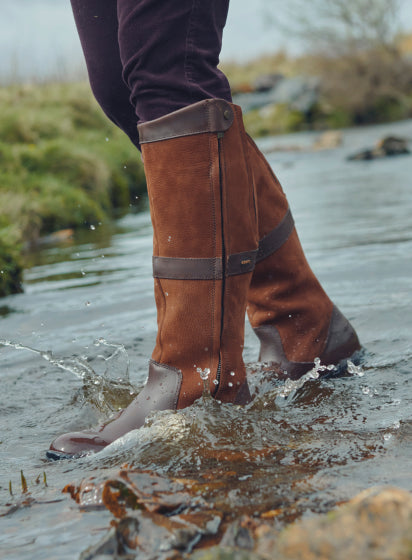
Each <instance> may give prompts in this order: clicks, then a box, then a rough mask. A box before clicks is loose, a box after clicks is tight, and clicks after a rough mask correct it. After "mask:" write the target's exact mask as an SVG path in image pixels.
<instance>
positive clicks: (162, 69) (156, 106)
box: [117, 0, 231, 122]
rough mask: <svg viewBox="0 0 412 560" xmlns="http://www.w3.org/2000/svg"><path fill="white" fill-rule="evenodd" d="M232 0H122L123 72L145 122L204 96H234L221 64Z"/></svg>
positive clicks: (120, 41) (119, 3)
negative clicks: (221, 51) (223, 37)
mask: <svg viewBox="0 0 412 560" xmlns="http://www.w3.org/2000/svg"><path fill="white" fill-rule="evenodd" d="M228 7H229V0H207V1H206V2H205V1H204V0H161V1H159V0H118V1H117V13H118V21H119V45H120V56H121V60H122V65H123V78H124V80H125V82H126V83H127V85H128V86H129V89H130V92H131V97H130V99H131V101H132V104H133V106H134V107H135V109H136V114H137V115H138V117H139V120H140V121H141V122H146V121H149V120H153V119H156V118H158V117H162V116H164V115H166V114H169V113H171V112H174V111H176V110H177V109H181V108H183V107H186V106H188V105H191V104H193V103H196V102H198V101H202V100H204V99H210V98H220V99H225V100H226V101H231V95H230V88H229V83H228V81H227V79H226V77H225V76H224V74H222V72H221V71H220V70H218V68H217V65H218V63H219V55H220V50H221V45H222V33H223V28H224V25H225V23H226V17H227V11H228Z"/></svg>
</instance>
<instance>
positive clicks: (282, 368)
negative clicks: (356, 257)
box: [254, 305, 361, 379]
mask: <svg viewBox="0 0 412 560" xmlns="http://www.w3.org/2000/svg"><path fill="white" fill-rule="evenodd" d="M254 331H255V334H256V335H257V337H258V338H259V340H260V355H259V361H260V362H269V363H270V364H271V365H272V366H273V368H274V370H276V371H277V373H278V375H279V377H280V378H285V379H286V378H290V379H299V378H300V377H302V375H304V374H305V373H307V372H308V371H309V370H311V369H312V368H313V367H314V365H315V364H314V362H293V361H290V360H288V359H287V357H286V354H285V351H284V348H283V344H282V340H281V337H280V334H279V331H278V330H277V328H276V327H275V326H274V325H262V326H261V327H257V328H255V329H254ZM360 349H361V345H360V343H359V340H358V337H357V335H356V332H355V330H354V329H353V327H352V325H351V324H350V323H349V321H348V320H347V319H346V317H344V315H342V313H341V312H340V311H339V309H338V308H337V307H336V306H335V305H334V306H333V311H332V316H331V319H330V324H329V333H328V337H327V339H326V342H325V348H324V350H323V351H322V352H321V353H320V355H319V359H320V361H321V364H322V365H329V364H333V365H335V366H338V367H339V364H341V363H342V362H343V361H345V362H344V363H346V361H347V360H348V359H349V358H351V357H352V356H353V355H354V354H355V353H356V352H358V351H359V350H360Z"/></svg>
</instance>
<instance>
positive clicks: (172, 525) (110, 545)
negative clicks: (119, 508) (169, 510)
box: [80, 511, 220, 560]
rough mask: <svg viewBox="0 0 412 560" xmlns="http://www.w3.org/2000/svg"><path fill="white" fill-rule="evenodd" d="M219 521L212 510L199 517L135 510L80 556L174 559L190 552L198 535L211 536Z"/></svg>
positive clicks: (88, 558)
mask: <svg viewBox="0 0 412 560" xmlns="http://www.w3.org/2000/svg"><path fill="white" fill-rule="evenodd" d="M206 518H207V519H206ZM200 522H201V524H200V525H198V524H197V523H200ZM219 525H220V517H219V516H218V515H213V514H206V516H204V517H203V518H202V519H201V520H200V519H199V517H198V518H196V517H190V516H188V517H186V518H185V517H180V516H172V517H167V516H165V515H161V514H158V513H149V512H147V511H136V512H133V513H130V514H129V515H128V516H127V517H124V518H123V519H121V520H120V521H119V522H118V523H117V524H116V527H113V528H112V529H111V530H110V531H109V532H108V533H107V535H105V537H104V538H103V539H102V540H101V541H100V542H99V543H98V544H97V545H95V546H94V547H91V548H89V549H88V550H87V551H85V552H84V553H83V555H82V556H81V557H80V560H97V559H98V558H100V557H105V556H106V557H107V556H109V557H110V558H112V557H113V556H114V557H115V558H122V559H123V558H125V559H128V558H136V559H137V560H139V559H142V560H174V559H177V558H181V555H182V554H183V553H187V552H191V550H192V549H193V547H194V546H195V545H196V544H197V543H198V542H199V541H200V539H201V538H202V536H213V535H214V534H215V533H216V532H217V530H218V528H219Z"/></svg>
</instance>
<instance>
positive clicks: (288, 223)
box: [256, 208, 295, 263]
mask: <svg viewBox="0 0 412 560" xmlns="http://www.w3.org/2000/svg"><path fill="white" fill-rule="evenodd" d="M294 227H295V222H294V220H293V216H292V213H291V211H290V208H289V209H288V211H287V212H286V214H285V216H284V217H283V219H282V221H281V222H280V224H278V225H277V226H276V227H275V229H272V231H270V232H269V233H268V234H267V235H265V237H263V238H262V239H261V240H260V241H259V251H258V254H257V257H256V262H257V263H258V262H260V261H263V259H266V257H269V255H271V254H272V253H274V252H275V251H277V250H278V249H280V248H281V247H282V245H283V244H284V243H285V241H287V240H288V238H289V236H290V234H291V233H292V231H293V228H294Z"/></svg>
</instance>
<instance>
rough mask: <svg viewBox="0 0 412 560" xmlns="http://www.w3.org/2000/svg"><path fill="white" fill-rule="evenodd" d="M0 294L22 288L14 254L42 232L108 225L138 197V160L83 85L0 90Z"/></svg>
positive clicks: (142, 187)
mask: <svg viewBox="0 0 412 560" xmlns="http://www.w3.org/2000/svg"><path fill="white" fill-rule="evenodd" d="M0 114H1V117H0V197H1V204H0V296H4V295H7V294H9V293H15V292H18V291H19V290H20V289H21V275H22V264H21V261H22V259H21V254H22V248H23V247H24V246H28V245H31V244H33V243H35V242H36V240H37V239H38V238H39V237H40V236H42V235H46V234H48V233H51V232H53V231H57V230H59V229H64V228H82V227H87V226H90V225H91V224H96V223H101V222H107V221H110V220H112V219H113V217H115V216H119V215H121V214H122V213H126V212H127V211H128V210H129V209H130V205H133V203H134V202H135V200H136V197H138V196H140V195H141V194H143V193H144V192H145V188H146V187H145V179H144V173H143V165H142V163H141V160H140V155H139V153H138V151H137V150H136V148H135V147H134V146H133V145H132V143H131V142H130V140H129V139H128V138H127V137H126V136H125V135H124V133H122V132H121V131H120V130H118V129H117V128H116V127H115V126H114V125H113V124H112V123H110V121H109V120H108V119H107V117H106V116H105V115H104V114H103V112H102V111H101V109H100V108H99V107H98V106H97V103H96V101H95V100H94V99H93V97H92V94H91V92H90V88H89V86H88V84H83V83H80V84H59V83H56V84H47V85H30V86H28V85H21V86H10V87H7V88H1V89H0Z"/></svg>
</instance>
